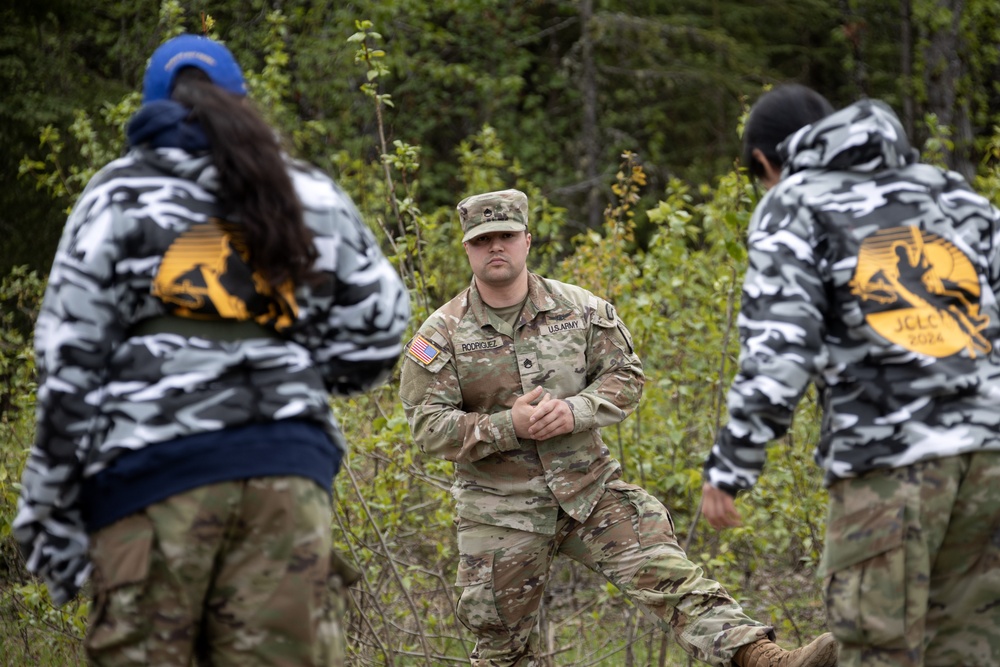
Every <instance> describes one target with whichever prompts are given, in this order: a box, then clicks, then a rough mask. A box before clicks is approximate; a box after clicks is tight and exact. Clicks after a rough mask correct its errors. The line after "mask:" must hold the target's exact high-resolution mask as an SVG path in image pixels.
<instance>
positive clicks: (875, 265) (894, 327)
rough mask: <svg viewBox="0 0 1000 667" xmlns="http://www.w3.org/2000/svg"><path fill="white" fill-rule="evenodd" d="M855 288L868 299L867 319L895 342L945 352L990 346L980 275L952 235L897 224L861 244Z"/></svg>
mask: <svg viewBox="0 0 1000 667" xmlns="http://www.w3.org/2000/svg"><path fill="white" fill-rule="evenodd" d="M851 293H852V294H854V295H855V296H858V297H860V298H861V299H862V301H864V302H866V306H865V311H866V313H867V316H866V319H867V321H868V324H869V325H871V327H872V328H873V329H875V331H877V332H878V333H879V334H881V335H882V336H884V337H885V338H887V339H888V340H890V341H892V342H893V343H896V344H897V345H899V346H901V347H904V348H906V349H907V350H911V351H913V352H919V353H921V354H926V355H929V356H932V357H937V358H942V357H948V356H951V355H953V354H957V353H958V352H961V351H962V350H965V351H966V352H967V353H968V354H969V356H971V357H976V356H977V355H980V354H986V353H988V352H989V351H990V349H991V345H990V342H989V340H987V339H986V337H985V336H983V333H982V332H983V330H984V329H985V328H986V327H987V326H988V325H989V317H988V316H986V315H983V314H981V313H980V312H979V295H980V285H979V276H978V274H977V273H976V270H975V268H974V267H973V265H972V262H971V261H969V258H968V257H967V256H966V255H965V254H964V253H963V252H962V251H961V250H959V249H958V248H957V247H956V246H955V245H954V244H953V243H951V242H950V241H948V240H946V239H944V238H942V237H940V236H938V235H937V234H933V233H931V232H926V231H922V230H920V229H919V228H917V227H911V226H905V227H893V228H891V229H885V230H882V231H879V232H876V233H875V234H872V235H871V236H869V237H868V238H866V239H865V240H864V242H863V243H862V244H861V250H860V252H859V253H858V266H857V269H856V270H855V273H854V278H853V279H852V280H851Z"/></svg>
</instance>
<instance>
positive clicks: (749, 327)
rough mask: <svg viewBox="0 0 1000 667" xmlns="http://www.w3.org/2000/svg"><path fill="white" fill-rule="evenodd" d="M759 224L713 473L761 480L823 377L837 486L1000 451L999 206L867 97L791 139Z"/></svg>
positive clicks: (827, 461) (827, 444) (825, 447)
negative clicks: (771, 451) (923, 153)
mask: <svg viewBox="0 0 1000 667" xmlns="http://www.w3.org/2000/svg"><path fill="white" fill-rule="evenodd" d="M780 150H781V151H783V157H785V158H786V159H785V162H784V165H785V167H784V171H783V173H782V180H781V181H780V183H779V184H778V185H777V186H775V187H774V188H773V189H772V190H771V191H770V192H768V193H767V195H766V196H765V197H764V198H763V199H762V200H761V202H760V204H759V205H758V207H757V209H756V210H755V211H754V215H753V218H752V220H751V223H750V229H749V237H748V245H749V268H748V270H747V274H746V277H745V280H744V284H743V305H742V310H741V313H740V316H739V322H738V323H739V328H740V339H741V354H740V360H739V372H738V373H737V375H736V377H735V379H734V380H733V384H732V387H731V389H730V392H729V423H728V424H727V425H726V427H725V428H724V429H722V430H721V432H720V433H719V435H718V439H717V441H716V443H715V446H714V447H713V448H712V451H711V453H710V454H709V456H708V458H707V460H706V463H705V475H706V479H707V480H708V481H709V482H710V483H711V484H712V485H713V486H715V487H717V488H721V489H724V490H726V491H728V492H730V493H736V492H737V491H738V490H740V489H747V488H750V487H751V486H753V484H754V483H755V482H756V480H757V477H758V476H759V475H760V473H761V470H762V469H763V466H764V461H765V445H766V444H767V443H768V442H769V441H770V440H773V439H775V438H778V437H780V436H781V435H783V434H784V433H785V431H786V430H787V428H788V425H789V423H790V420H791V417H792V413H793V411H794V409H795V406H796V404H797V403H798V402H799V400H800V399H801V397H802V395H803V393H804V392H805V390H806V388H807V387H808V385H809V383H810V382H815V384H816V386H817V388H818V390H819V393H820V397H821V402H822V407H823V423H822V433H821V440H820V442H819V444H818V447H817V449H816V460H817V462H818V463H820V464H821V465H822V466H823V467H824V469H825V471H826V475H825V481H826V483H827V484H830V483H832V482H833V481H835V480H837V479H840V478H845V477H853V476H857V475H860V474H863V473H865V472H867V471H870V470H873V469H878V468H893V467H901V466H906V465H909V464H912V463H915V462H917V461H921V460H927V459H934V458H939V457H944V456H952V455H956V454H961V453H965V452H972V451H977V450H984V449H991V450H998V449H1000V410H998V409H997V406H998V405H1000V356H998V350H997V335H998V333H1000V313H998V308H997V299H996V295H997V292H998V290H1000V254H998V247H997V246H998V241H1000V238H998V234H1000V214H998V211H997V210H996V209H995V208H994V207H993V206H991V205H990V203H989V202H988V201H987V200H986V199H985V198H983V197H981V196H979V195H977V194H976V193H974V192H972V191H971V190H970V189H969V186H968V185H967V183H966V182H965V181H964V180H963V179H962V177H961V176H959V175H958V174H956V173H953V172H949V171H944V170H941V169H938V168H936V167H932V166H929V165H924V164H920V163H918V162H917V161H916V152H915V151H914V150H913V149H911V148H910V145H909V143H908V141H907V139H906V136H905V135H904V133H903V129H902V127H901V125H900V123H899V121H898V119H897V118H896V116H895V115H894V114H893V112H892V111H891V110H890V109H889V107H887V106H886V105H885V104H883V103H881V102H878V101H875V100H864V101H861V102H858V103H856V104H853V105H851V106H849V107H847V108H845V109H843V110H841V111H839V112H837V113H834V114H832V115H830V116H828V117H827V118H825V119H823V120H821V121H819V122H817V123H815V124H814V125H811V126H807V127H804V128H802V129H801V130H799V131H798V132H796V133H795V134H794V135H792V136H791V137H789V138H788V139H787V140H786V141H785V142H784V143H783V144H782V146H781V147H780Z"/></svg>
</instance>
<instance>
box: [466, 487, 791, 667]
mask: <svg viewBox="0 0 1000 667" xmlns="http://www.w3.org/2000/svg"><path fill="white" fill-rule="evenodd" d="M458 547H459V552H460V553H461V561H460V564H459V570H458V581H457V584H458V585H459V586H463V587H464V590H463V591H462V596H461V599H460V600H459V603H458V616H459V619H460V620H461V621H462V623H463V624H465V626H466V627H468V628H469V630H471V631H472V633H473V634H474V635H475V637H476V640H477V641H476V648H475V650H474V652H473V654H472V655H473V659H472V664H473V665H474V666H475V667H530V666H532V665H535V664H536V662H537V661H536V658H535V656H536V654H537V651H538V649H539V644H538V641H539V640H538V632H537V627H536V623H537V616H538V606H539V603H540V601H541V598H542V594H543V592H544V589H545V584H546V581H547V579H548V576H549V570H550V568H551V564H552V561H553V559H554V558H555V557H556V555H557V554H565V555H566V556H569V557H570V558H572V559H574V560H576V561H578V562H580V563H583V564H584V565H586V566H587V567H589V568H590V569H592V570H594V571H595V572H598V573H600V574H602V575H603V576H605V577H606V578H607V579H608V580H609V581H611V582H612V583H614V584H615V585H616V586H617V587H618V588H619V589H620V590H621V591H622V592H623V593H625V594H626V595H627V596H628V597H629V598H630V599H631V600H632V601H634V602H636V603H637V604H638V605H640V606H642V607H644V608H645V609H646V610H647V611H648V612H650V613H652V614H654V615H655V616H656V617H657V618H659V619H660V621H661V624H662V625H663V626H664V628H670V629H671V630H672V631H673V633H674V636H675V638H676V640H677V642H678V644H679V645H680V646H681V647H683V648H684V650H685V651H687V652H688V653H689V654H690V655H692V656H694V657H695V658H697V659H699V660H702V661H704V662H707V663H709V664H712V665H725V666H727V667H728V665H729V664H730V658H732V656H733V654H735V653H736V651H737V649H739V647H740V646H743V645H744V644H749V643H750V642H752V641H755V640H757V639H760V638H762V637H773V631H772V628H770V627H769V626H765V625H762V624H760V623H757V622H756V621H754V620H752V619H750V618H748V617H747V616H746V615H745V614H744V613H743V611H742V609H741V608H740V606H739V605H738V604H737V603H736V602H735V601H734V600H733V599H732V598H731V597H730V596H729V594H728V593H727V592H726V591H725V589H724V588H723V587H722V585H721V584H719V583H718V582H716V581H713V580H711V579H706V578H705V577H704V576H703V574H702V570H701V568H700V567H699V566H698V565H696V564H694V563H692V562H691V561H690V560H688V558H687V556H686V555H685V554H684V550H683V549H682V548H681V547H680V545H679V544H678V543H677V539H676V538H675V537H674V527H673V522H672V520H671V518H670V514H669V513H668V512H667V508H666V507H664V506H663V505H662V504H661V503H660V502H659V501H658V500H656V499H655V498H654V497H652V496H651V495H649V494H648V493H646V492H645V491H644V490H643V489H641V488H640V487H637V486H633V485H631V484H625V483H624V482H620V481H615V482H610V483H608V486H607V489H606V491H605V493H604V495H603V497H602V498H601V500H600V502H599V503H598V504H597V507H596V508H595V509H594V511H593V513H592V514H591V515H590V517H589V518H588V519H587V520H586V521H585V522H583V523H580V522H578V521H575V520H573V519H571V518H569V517H568V516H566V515H563V516H561V518H560V520H559V523H558V526H557V528H556V534H555V535H540V534H537V533H528V532H524V531H520V530H513V529H509V528H499V527H496V526H488V525H483V524H478V523H473V522H470V521H466V520H464V519H463V520H462V521H460V523H459V527H458Z"/></svg>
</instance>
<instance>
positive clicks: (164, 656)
mask: <svg viewBox="0 0 1000 667" xmlns="http://www.w3.org/2000/svg"><path fill="white" fill-rule="evenodd" d="M245 94H246V89H245V86H244V80H243V75H242V72H241V70H240V68H239V66H238V65H237V64H236V61H235V59H234V58H233V56H232V54H231V53H229V51H228V50H226V48H225V47H223V46H222V45H221V44H218V43H217V42H213V41H212V40H209V39H207V38H203V37H195V36H191V35H182V36H180V37H177V38H174V39H172V40H170V41H168V42H167V43H165V44H164V45H162V46H161V47H160V48H159V49H157V51H156V52H155V53H154V54H153V56H152V58H151V60H150V63H149V67H148V69H147V72H146V79H145V86H144V93H143V102H144V104H143V107H142V108H141V109H140V110H139V112H138V113H137V114H136V115H135V116H134V117H133V118H132V119H131V120H130V122H129V126H128V139H129V144H130V149H129V151H128V153H127V154H126V155H125V156H124V157H122V158H120V159H118V160H115V161H113V162H111V163H110V164H108V165H107V166H105V167H104V168H103V169H102V170H101V171H100V172H99V173H98V174H97V175H96V176H94V178H93V179H91V181H90V182H89V184H88V185H87V188H86V189H85V191H84V192H83V194H82V195H81V196H80V198H79V200H78V201H77V202H76V205H75V206H74V208H73V211H72V213H71V214H70V217H69V220H68V221H67V224H66V228H65V230H64V233H63V236H62V240H61V242H60V245H59V249H58V252H57V254H56V257H55V261H54V262H53V265H52V271H51V274H50V276H49V282H48V287H47V290H46V293H45V298H44V302H43V304H42V308H41V312H40V314H39V317H38V322H37V328H36V332H35V346H36V363H37V367H38V370H39V374H40V381H39V388H38V432H37V439H36V442H35V444H34V447H33V448H32V450H31V454H30V458H29V460H28V462H27V465H26V467H25V470H24V475H23V486H22V491H21V497H20V501H19V504H18V513H17V516H16V518H15V520H14V524H13V530H14V536H15V537H16V539H17V540H18V542H19V543H20V545H21V548H22V550H23V552H24V555H25V557H26V561H27V566H28V568H29V569H30V570H31V571H33V572H36V573H38V574H39V575H41V576H42V577H43V579H44V580H45V582H46V583H47V584H48V587H49V591H50V593H51V596H52V599H53V600H54V601H55V602H56V603H58V604H61V603H63V602H65V601H67V600H69V599H70V598H72V597H73V596H74V595H75V594H76V593H77V591H78V589H79V588H80V587H81V585H82V584H83V583H84V582H85V580H87V578H88V575H91V574H92V575H93V576H92V583H93V591H94V598H95V599H94V603H93V605H92V607H91V619H90V624H89V631H88V634H87V638H86V642H85V643H86V649H87V653H88V656H89V658H90V660H91V661H92V662H93V664H96V665H114V666H119V665H122V666H124V665H143V666H153V667H161V666H162V667H166V666H170V667H176V666H180V665H189V664H191V663H192V661H193V660H194V661H197V662H198V663H199V664H211V665H215V666H216V667H224V666H234V667H235V666H237V665H238V666H240V667H247V666H249V667H254V666H258V665H269V666H283V667H304V666H312V667H319V666H323V667H327V666H331V665H336V666H340V665H343V664H344V656H343V653H344V646H343V635H342V630H341V628H340V616H341V615H342V613H343V606H344V591H343V588H344V586H345V585H347V584H349V583H351V579H352V578H353V577H355V576H357V573H355V572H353V571H352V569H351V568H350V567H348V566H346V565H345V564H343V563H342V561H340V560H339V558H337V556H336V554H335V553H332V552H331V544H330V543H331V534H330V520H331V507H330V490H331V484H332V480H333V476H334V475H335V474H336V472H337V469H338V467H339V463H340V459H341V456H342V453H343V451H344V448H345V446H346V443H345V441H344V437H343V435H342V433H341V432H340V429H339V428H338V426H337V424H336V422H335V421H334V419H333V415H332V413H331V409H330V405H329V398H330V394H331V393H338V394H348V393H353V392H359V391H363V390H366V389H368V388H370V387H372V386H374V385H376V384H378V383H381V382H382V381H384V380H385V379H386V378H387V377H388V376H389V374H390V372H391V370H392V368H393V366H394V364H395V362H396V360H397V359H398V357H399V355H400V353H401V352H402V345H401V343H402V335H403V332H404V331H405V329H406V325H407V321H408V319H409V301H408V297H407V293H406V290H405V287H404V286H403V284H402V281H401V280H400V279H399V276H398V275H396V273H395V272H394V271H393V270H392V267H391V265H390V264H389V263H388V261H387V260H386V259H385V257H384V256H383V255H382V253H381V252H380V250H379V248H378V245H377V243H376V241H375V239H374V238H373V236H372V234H371V232H370V231H369V230H368V227H367V226H366V225H365V224H364V222H362V221H361V219H360V218H359V216H358V213H357V211H356V210H355V208H354V206H353V204H352V203H351V201H350V199H349V198H348V197H347V196H346V195H345V194H344V193H343V192H342V191H341V190H340V189H339V188H338V187H337V186H336V185H335V184H334V183H333V182H332V181H331V180H330V179H329V178H328V177H327V176H326V175H324V174H323V173H321V172H319V171H318V170H316V169H314V168H312V167H310V166H308V165H305V164H301V163H298V162H295V161H292V160H290V159H288V157H287V156H285V155H284V154H283V152H282V150H281V147H280V144H279V143H278V137H277V136H276V135H275V132H274V130H273V129H272V128H271V127H269V126H268V125H267V124H266V123H265V122H264V121H263V120H262V119H261V117H260V116H259V115H258V114H257V112H256V111H254V110H253V108H252V106H251V105H249V104H248V103H247V102H246V100H245V99H244V96H245Z"/></svg>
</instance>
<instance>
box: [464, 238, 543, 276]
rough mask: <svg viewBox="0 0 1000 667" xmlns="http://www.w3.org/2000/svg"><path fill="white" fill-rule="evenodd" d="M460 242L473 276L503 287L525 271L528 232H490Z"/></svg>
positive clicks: (528, 243) (529, 241) (529, 239)
mask: <svg viewBox="0 0 1000 667" xmlns="http://www.w3.org/2000/svg"><path fill="white" fill-rule="evenodd" d="M462 245H464V246H465V254H466V255H468V257H469V266H471V267H472V273H473V275H475V276H476V280H479V281H481V282H483V283H486V284H487V285H492V286H495V287H503V286H505V285H510V284H512V283H513V282H514V281H516V280H517V279H518V278H519V277H520V276H521V275H522V274H523V273H524V272H525V271H526V268H525V265H526V262H527V259H528V248H530V247H531V234H529V233H527V232H492V233H489V234H480V235H479V236H475V237H473V238H471V239H469V240H468V241H466V242H465V243H463V244H462Z"/></svg>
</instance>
